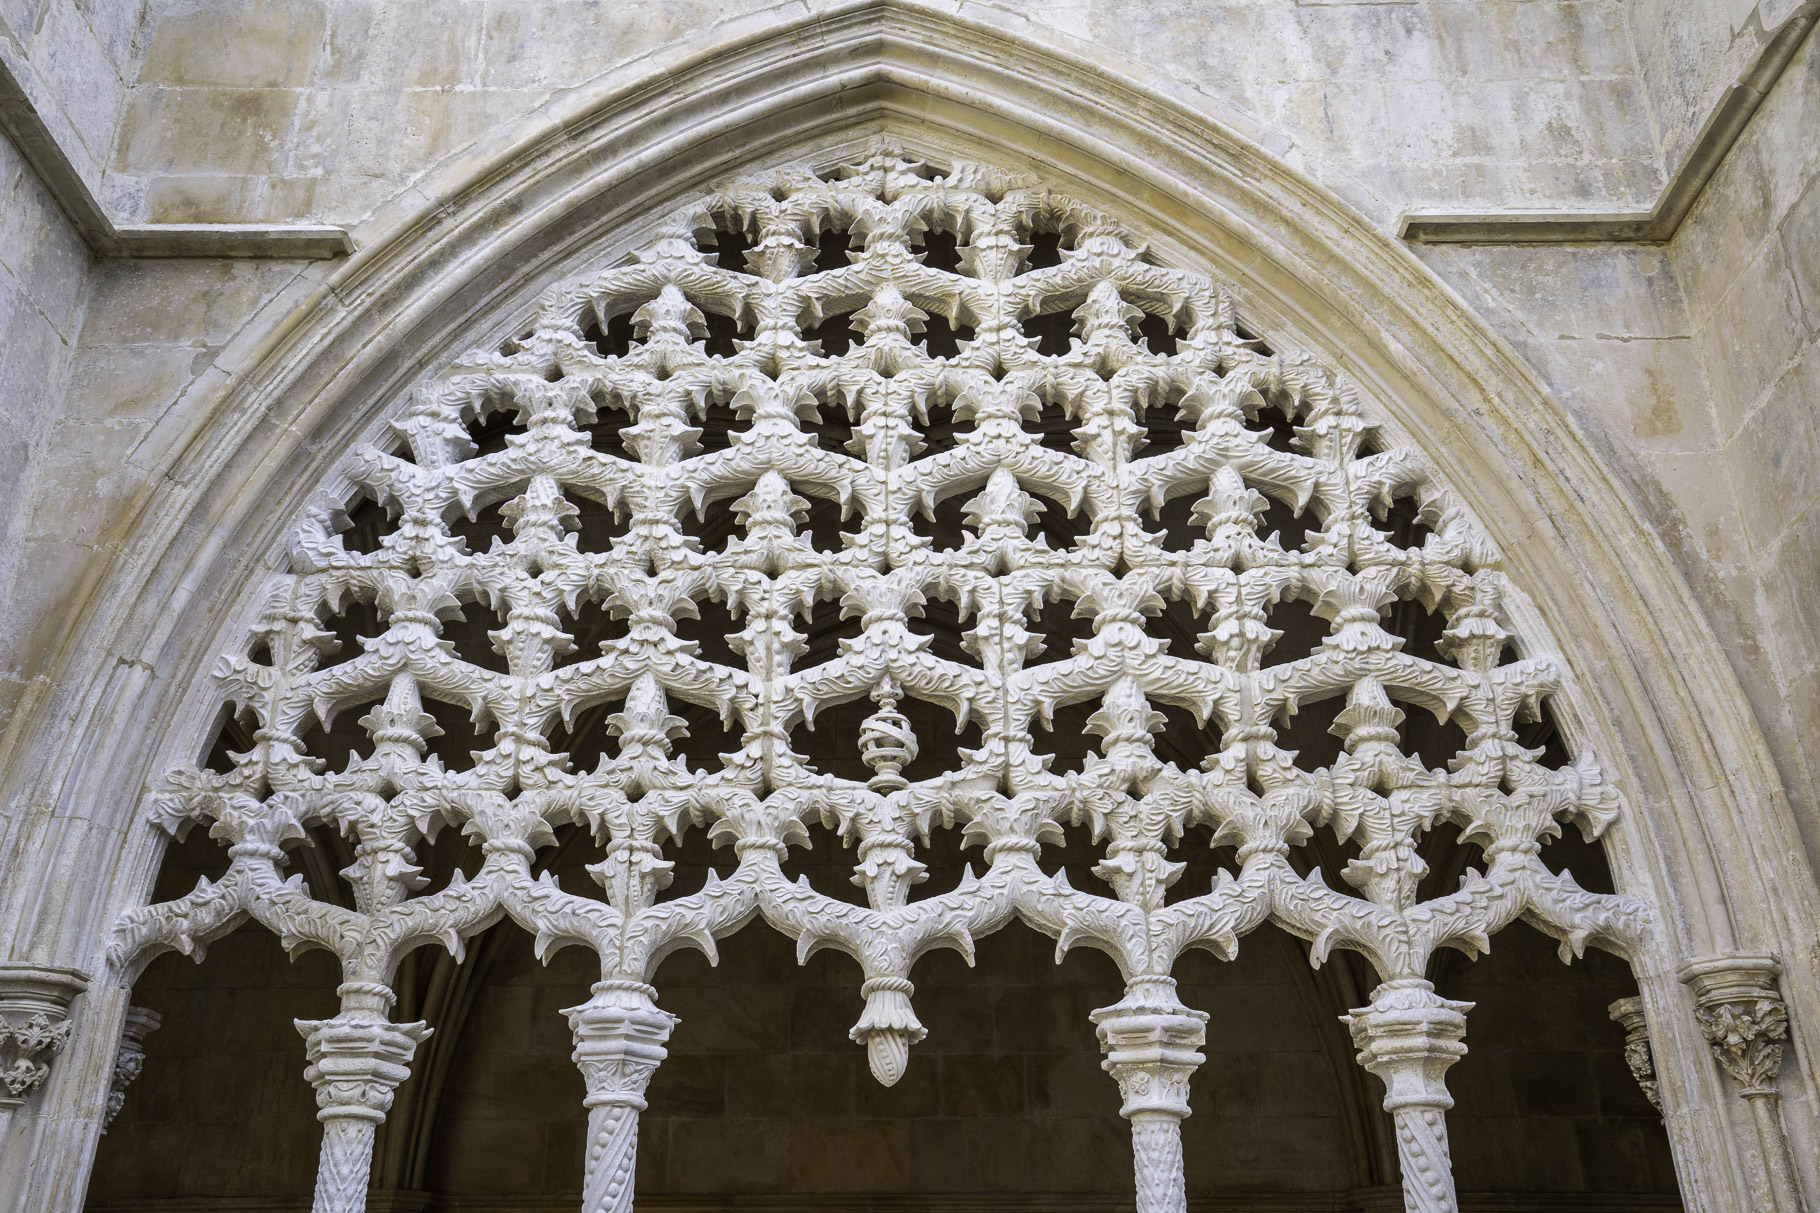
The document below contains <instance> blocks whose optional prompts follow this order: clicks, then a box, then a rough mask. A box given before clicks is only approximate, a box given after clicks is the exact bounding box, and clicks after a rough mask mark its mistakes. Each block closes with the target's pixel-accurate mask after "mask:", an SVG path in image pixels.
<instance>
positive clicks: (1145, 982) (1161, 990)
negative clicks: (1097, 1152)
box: [1093, 976, 1207, 1213]
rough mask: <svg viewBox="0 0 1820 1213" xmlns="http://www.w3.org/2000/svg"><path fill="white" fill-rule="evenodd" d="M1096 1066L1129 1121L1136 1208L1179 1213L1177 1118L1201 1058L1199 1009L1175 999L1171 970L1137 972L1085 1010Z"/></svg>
mask: <svg viewBox="0 0 1820 1213" xmlns="http://www.w3.org/2000/svg"><path fill="white" fill-rule="evenodd" d="M1093 1022H1094V1023H1095V1024H1097V1025H1098V1027H1099V1037H1100V1047H1101V1048H1102V1049H1103V1050H1105V1053H1106V1060H1105V1061H1103V1062H1101V1063H1100V1066H1101V1068H1102V1069H1104V1070H1105V1071H1106V1072H1107V1073H1108V1074H1110V1075H1112V1077H1113V1078H1115V1079H1117V1080H1118V1084H1119V1094H1120V1095H1122V1096H1124V1100H1125V1102H1124V1105H1123V1106H1122V1107H1120V1108H1119V1114H1120V1115H1121V1116H1123V1117H1124V1118H1125V1119H1126V1120H1129V1121H1130V1122H1131V1151H1132V1155H1133V1163H1134V1165H1135V1167H1136V1171H1137V1213H1184V1211H1185V1210H1186V1209H1187V1207H1188V1189H1187V1184H1186V1182H1185V1179H1184V1175H1183V1170H1182V1121H1183V1120H1184V1119H1185V1118H1186V1117H1187V1116H1188V1080H1189V1079H1190V1078H1191V1077H1193V1075H1194V1072H1195V1070H1196V1069H1198V1068H1199V1067H1200V1064H1201V1063H1202V1062H1203V1061H1206V1060H1207V1058H1206V1057H1205V1056H1204V1055H1202V1054H1201V1053H1200V1052H1198V1051H1197V1050H1199V1049H1200V1047H1201V1045H1202V1043H1203V1042H1204V1041H1205V1040H1206V1039H1207V1012H1205V1011H1196V1010H1193V1009H1191V1008H1189V1007H1185V1006H1183V1005H1182V1001H1181V999H1179V998H1177V997H1176V993H1175V979H1174V978H1172V977H1155V976H1150V977H1138V978H1134V979H1132V981H1131V983H1130V984H1129V985H1128V986H1127V987H1126V989H1125V997H1124V998H1122V999H1121V1000H1119V1001H1118V1002H1116V1003H1114V1004H1113V1005H1112V1006H1109V1007H1101V1008H1100V1009H1099V1010H1097V1011H1095V1012H1093Z"/></svg>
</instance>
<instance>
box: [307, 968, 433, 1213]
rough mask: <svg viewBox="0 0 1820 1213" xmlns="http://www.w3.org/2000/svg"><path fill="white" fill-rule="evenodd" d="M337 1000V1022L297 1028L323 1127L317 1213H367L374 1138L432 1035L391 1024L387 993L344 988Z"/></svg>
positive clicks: (360, 986) (359, 985) (416, 1026)
mask: <svg viewBox="0 0 1820 1213" xmlns="http://www.w3.org/2000/svg"><path fill="white" fill-rule="evenodd" d="M336 993H338V994H340V995H341V1013H340V1014H338V1015H336V1016H335V1017H334V1018H333V1019H314V1020H311V1019H299V1020H296V1021H295V1022H296V1025H297V1030H298V1031H299V1032H300V1033H302V1034H303V1039H304V1053H305V1056H306V1057H307V1058H308V1061H309V1065H308V1066H307V1067H306V1068H305V1069H304V1071H303V1076H304V1077H305V1078H307V1079H309V1081H310V1083H311V1085H313V1086H314V1087H315V1088H316V1106H317V1108H318V1111H317V1113H316V1119H317V1120H319V1121H321V1122H322V1151H321V1153H320V1154H319V1155H318V1157H317V1162H316V1195H315V1199H314V1202H313V1204H312V1205H311V1213H365V1210H366V1206H367V1179H368V1176H369V1174H370V1173H371V1171H372V1168H373V1135H374V1133H375V1131H376V1130H377V1129H378V1128H379V1125H380V1123H381V1122H382V1121H384V1120H385V1114H386V1112H387V1111H389V1110H390V1109H391V1107H392V1095H393V1093H394V1092H395V1091H397V1089H398V1084H399V1083H401V1082H403V1081H404V1080H405V1079H406V1078H407V1077H409V1076H410V1073H411V1068H410V1062H411V1058H412V1056H413V1055H414V1054H415V1053H416V1052H417V1046H418V1044H419V1043H420V1042H422V1041H423V1039H424V1038H425V1037H427V1036H428V1035H429V1034H430V1029H429V1027H428V1026H427V1025H425V1024H422V1023H406V1024H395V1023H391V1022H390V1021H388V1020H387V1019H386V1012H387V1011H388V1010H389V1009H390V1008H391V1004H392V992H391V991H390V990H388V989H386V987H384V986H382V985H375V984H373V983H370V982H344V983H343V984H342V985H341V987H340V988H339V989H338V990H337V991H336Z"/></svg>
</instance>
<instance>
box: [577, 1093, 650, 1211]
mask: <svg viewBox="0 0 1820 1213" xmlns="http://www.w3.org/2000/svg"><path fill="white" fill-rule="evenodd" d="M643 1106H644V1105H643V1101H642V1100H641V1101H639V1103H638V1104H637V1105H636V1106H634V1105H632V1104H623V1103H622V1104H601V1105H598V1106H596V1107H593V1108H590V1109H588V1150H587V1171H586V1180H585V1182H586V1184H587V1187H586V1188H585V1189H583V1191H582V1198H581V1209H582V1213H632V1181H633V1178H634V1175H633V1172H634V1171H635V1170H636V1169H637V1167H638V1114H639V1110H640V1109H641V1108H642V1107H643Z"/></svg>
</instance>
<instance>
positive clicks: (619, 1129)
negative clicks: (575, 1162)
mask: <svg viewBox="0 0 1820 1213" xmlns="http://www.w3.org/2000/svg"><path fill="white" fill-rule="evenodd" d="M593 993H594V997H592V998H590V999H589V1000H588V1001H587V1002H585V1003H583V1004H582V1005H580V1006H578V1007H570V1008H569V1009H568V1010H566V1011H564V1012H563V1014H564V1015H567V1016H568V1017H569V1027H570V1028H571V1029H572V1030H573V1031H574V1033H575V1053H574V1058H575V1064H576V1065H577V1066H578V1067H580V1069H581V1074H582V1079H583V1081H585V1082H586V1083H587V1088H588V1095H587V1098H586V1099H585V1100H584V1101H583V1102H584V1103H585V1104H586V1105H587V1108H588V1148H587V1152H586V1156H585V1163H584V1166H585V1168H586V1169H585V1171H584V1173H583V1179H582V1201H581V1208H582V1213H631V1209H632V1181H633V1178H634V1173H635V1171H636V1169H637V1164H638V1115H639V1113H640V1112H643V1111H644V1110H645V1088H646V1087H647V1086H649V1085H650V1082H651V1075H653V1074H655V1073H656V1072H657V1067H658V1065H659V1064H660V1063H662V1061H663V1059H664V1058H665V1057H666V1056H668V1052H667V1051H666V1050H665V1049H664V1042H665V1041H667V1040H669V1039H670V1032H671V1030H672V1029H673V1028H675V1026H676V1016H674V1015H672V1014H670V1013H669V1012H668V1011H661V1010H659V1009H658V1008H657V1004H656V1003H655V1002H654V1001H653V1000H654V999H655V997H656V995H657V991H656V990H655V989H653V988H652V987H651V986H648V985H646V984H645V983H643V982H639V981H602V982H597V983H596V984H595V986H594V991H593Z"/></svg>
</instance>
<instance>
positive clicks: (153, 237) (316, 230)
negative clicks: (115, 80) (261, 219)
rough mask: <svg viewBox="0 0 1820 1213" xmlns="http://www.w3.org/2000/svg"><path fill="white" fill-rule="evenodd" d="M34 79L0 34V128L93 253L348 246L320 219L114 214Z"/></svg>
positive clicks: (340, 249)
mask: <svg viewBox="0 0 1820 1213" xmlns="http://www.w3.org/2000/svg"><path fill="white" fill-rule="evenodd" d="M32 79H33V74H32V72H31V68H30V66H29V64H27V63H25V62H24V61H23V60H22V59H21V58H20V57H19V56H18V54H17V52H16V51H15V50H14V49H13V48H12V47H11V46H10V44H8V43H7V42H6V41H5V40H4V39H0V132H4V134H5V135H6V136H7V137H8V138H10V139H12V141H13V143H14V145H15V146H17V147H18V149H19V153H20V155H22V156H23V157H24V158H25V162H26V163H27V164H29V165H30V166H31V168H32V171H33V172H34V173H36V174H37V176H38V180H39V181H40V182H42V183H43V185H44V188H45V190H46V191H47V192H48V193H49V194H50V196H51V198H52V200H53V201H55V202H56V204H57V206H58V208H59V209H60V210H62V212H63V214H64V216H65V217H66V218H68V219H69V222H70V226H71V227H73V228H74V229H75V230H76V234H77V235H78V236H80V237H81V239H82V242H83V243H84V244H86V245H87V246H88V249H89V252H91V253H93V254H94V255H95V256H97V257H106V258H116V257H269V258H277V259H282V260H318V259H323V258H333V257H345V256H347V255H348V254H349V253H351V252H353V251H354V240H353V237H352V236H350V235H349V234H348V232H347V229H346V228H342V227H337V226H335V225H333V224H326V223H120V222H117V221H116V220H115V219H114V218H113V216H111V215H109V214H108V213H107V209H106V208H105V207H103V206H102V204H101V200H100V199H99V198H97V197H96V196H95V191H94V190H93V189H92V188H91V186H90V184H89V181H88V179H87V177H85V176H84V174H83V173H82V171H81V169H79V168H78V167H77V166H76V164H75V163H74V162H73V161H72V160H71V159H70V156H69V152H68V150H67V149H66V148H65V147H64V145H63V142H62V140H60V139H59V138H58V135H57V133H56V132H55V131H53V130H52V129H51V124H50V123H49V122H47V121H46V118H45V115H44V113H43V111H42V110H41V109H40V107H39V106H38V104H37V102H36V101H35V100H34V99H33V93H34V92H35V91H37V90H36V89H34V88H33V87H32V86H31V85H29V84H28V81H30V80H32ZM68 137H70V138H73V137H74V134H73V132H72V133H70V134H69V135H68Z"/></svg>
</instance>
